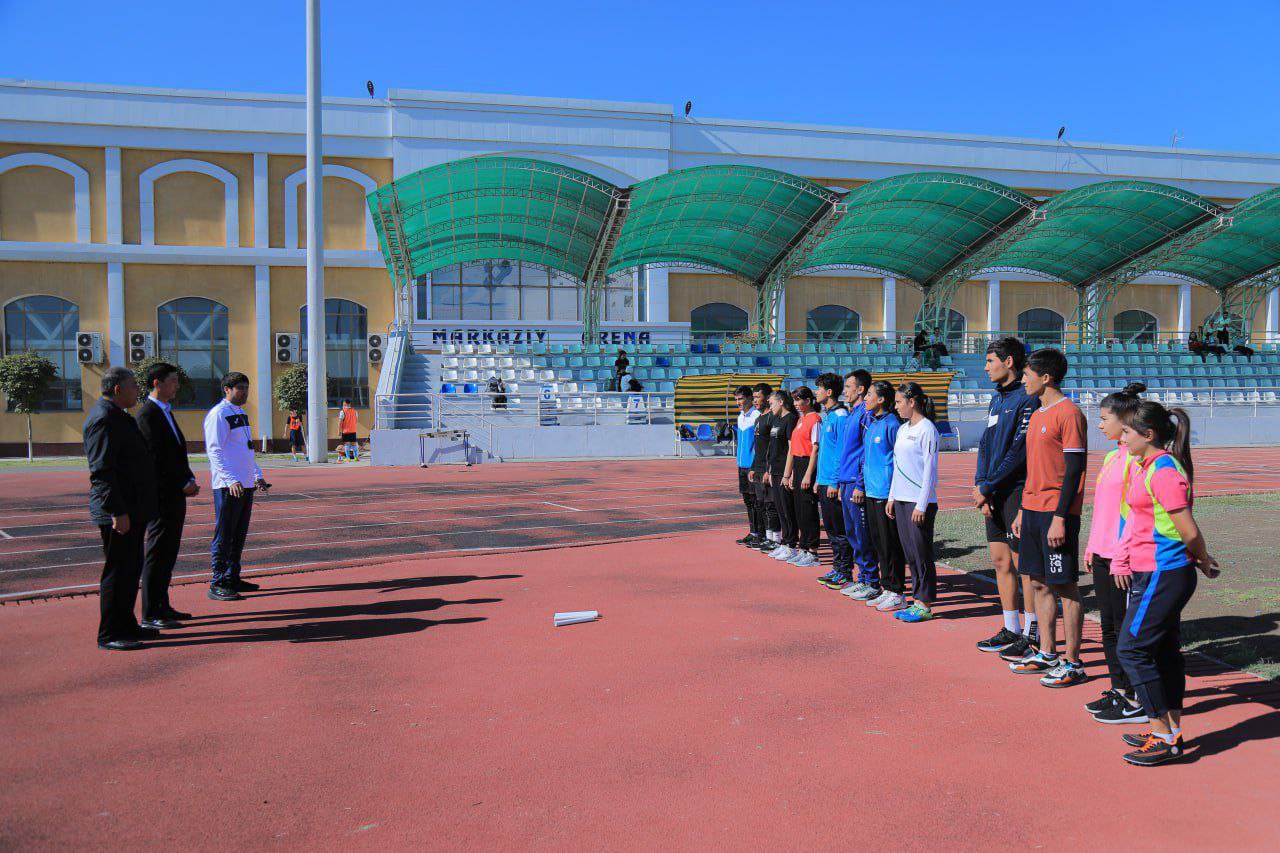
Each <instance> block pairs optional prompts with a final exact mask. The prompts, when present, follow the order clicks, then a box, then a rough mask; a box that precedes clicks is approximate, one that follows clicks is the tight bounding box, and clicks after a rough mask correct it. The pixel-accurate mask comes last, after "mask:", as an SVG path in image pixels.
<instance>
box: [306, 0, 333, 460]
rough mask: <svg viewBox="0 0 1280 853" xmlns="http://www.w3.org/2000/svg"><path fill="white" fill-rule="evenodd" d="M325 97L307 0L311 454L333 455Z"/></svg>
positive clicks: (313, 13)
mask: <svg viewBox="0 0 1280 853" xmlns="http://www.w3.org/2000/svg"><path fill="white" fill-rule="evenodd" d="M321 117H322V108H321V103H320V0H307V427H308V434H309V435H310V441H309V442H308V443H307V458H308V459H309V460H311V461H312V462H328V461H329V440H328V437H329V409H328V405H329V393H328V388H327V387H326V385H325V376H326V375H327V373H328V366H327V365H326V363H325V360H326V359H325V356H326V353H325V349H324V325H325V324H324V320H325V317H324V218H323V208H322V206H321V204H322V199H321V196H322V194H323V192H324V176H323V173H322V169H323V166H322V165H321V164H323V163H324V159H323V154H322V151H321V143H322V142H323V140H324V130H323V127H322V121H321Z"/></svg>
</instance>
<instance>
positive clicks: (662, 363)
mask: <svg viewBox="0 0 1280 853" xmlns="http://www.w3.org/2000/svg"><path fill="white" fill-rule="evenodd" d="M656 364H657V365H658V366H659V367H670V366H671V359H670V358H668V357H667V356H665V355H660V356H658V358H657V359H656ZM1027 618H1028V619H1030V618H1031V617H1030V616H1028V617H1027Z"/></svg>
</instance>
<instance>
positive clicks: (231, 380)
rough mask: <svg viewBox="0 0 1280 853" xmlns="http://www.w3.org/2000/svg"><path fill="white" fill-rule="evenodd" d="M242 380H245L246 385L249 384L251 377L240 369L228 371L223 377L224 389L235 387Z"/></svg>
mask: <svg viewBox="0 0 1280 853" xmlns="http://www.w3.org/2000/svg"><path fill="white" fill-rule="evenodd" d="M241 382H243V383H244V384H245V385H248V384H249V377H248V376H245V375H244V374H243V373H241V372H240V371H238V370H233V371H231V372H230V373H228V374H227V375H226V376H224V377H222V387H223V389H227V388H234V387H236V386H237V385H239V384H240V383H241Z"/></svg>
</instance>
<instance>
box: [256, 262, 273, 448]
mask: <svg viewBox="0 0 1280 853" xmlns="http://www.w3.org/2000/svg"><path fill="white" fill-rule="evenodd" d="M253 321H254V330H253V331H254V335H253V337H254V341H255V342H256V346H255V349H256V350H257V352H258V377H257V379H255V380H254V384H255V385H256V386H257V388H258V435H259V436H261V438H262V452H263V453H265V452H266V451H267V448H268V446H269V445H268V442H269V441H270V439H271V433H272V431H273V430H272V418H271V412H272V406H271V397H272V381H271V363H272V361H274V360H275V358H274V357H275V351H276V349H275V340H274V338H273V336H272V334H271V267H268V266H263V265H258V266H256V267H254V268H253Z"/></svg>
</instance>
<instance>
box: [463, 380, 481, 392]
mask: <svg viewBox="0 0 1280 853" xmlns="http://www.w3.org/2000/svg"><path fill="white" fill-rule="evenodd" d="M479 390H480V386H478V385H476V384H475V383H474V382H468V383H467V384H465V385H463V386H462V393H463V394H474V393H476V392H477V391H479Z"/></svg>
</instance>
